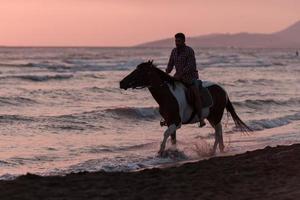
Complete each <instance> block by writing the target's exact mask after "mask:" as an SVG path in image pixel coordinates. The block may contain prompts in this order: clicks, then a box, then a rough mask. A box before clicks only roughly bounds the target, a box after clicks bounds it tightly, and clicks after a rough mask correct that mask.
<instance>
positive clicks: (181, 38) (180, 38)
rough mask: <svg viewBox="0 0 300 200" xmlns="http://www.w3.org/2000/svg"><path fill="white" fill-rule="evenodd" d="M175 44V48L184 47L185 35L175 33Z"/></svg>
mask: <svg viewBox="0 0 300 200" xmlns="http://www.w3.org/2000/svg"><path fill="white" fill-rule="evenodd" d="M175 44H176V47H177V48H180V47H183V46H185V35H184V34H183V33H176V35H175Z"/></svg>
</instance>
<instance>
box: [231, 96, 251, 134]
mask: <svg viewBox="0 0 300 200" xmlns="http://www.w3.org/2000/svg"><path fill="white" fill-rule="evenodd" d="M226 110H227V111H228V112H229V113H230V114H231V117H232V119H233V121H234V123H235V126H236V127H237V128H238V129H239V130H240V131H242V132H245V133H247V132H251V131H253V130H252V129H251V128H250V127H249V126H247V125H246V124H245V123H244V122H243V121H242V120H241V119H240V117H239V116H238V115H237V113H236V112H235V109H234V107H233V105H232V103H231V102H230V100H229V98H227V104H226Z"/></svg>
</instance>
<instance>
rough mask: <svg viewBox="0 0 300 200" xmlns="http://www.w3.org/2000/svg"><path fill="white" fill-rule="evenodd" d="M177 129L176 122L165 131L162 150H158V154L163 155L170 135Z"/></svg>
mask: <svg viewBox="0 0 300 200" xmlns="http://www.w3.org/2000/svg"><path fill="white" fill-rule="evenodd" d="M175 131H176V125H175V124H171V125H170V126H169V127H168V129H167V130H166V131H165V133H164V139H163V141H162V143H161V145H160V150H159V151H158V154H159V155H160V156H162V155H163V152H164V150H165V148H166V142H167V139H168V137H169V136H170V135H171V134H172V133H174V132H175Z"/></svg>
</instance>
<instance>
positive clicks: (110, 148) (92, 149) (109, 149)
mask: <svg viewBox="0 0 300 200" xmlns="http://www.w3.org/2000/svg"><path fill="white" fill-rule="evenodd" d="M154 145H156V142H151V143H145V144H137V145H128V146H105V145H101V146H92V147H87V148H84V149H83V150H81V153H105V152H111V153H116V152H120V151H137V150H141V149H143V150H144V149H147V148H153V146H154Z"/></svg>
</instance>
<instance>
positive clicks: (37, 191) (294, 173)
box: [0, 144, 300, 200]
mask: <svg viewBox="0 0 300 200" xmlns="http://www.w3.org/2000/svg"><path fill="white" fill-rule="evenodd" d="M0 199H1V200H3V199H173V200H174V199H300V144H293V145H290V146H277V147H266V148H264V149H259V150H255V151H250V152H246V153H243V154H238V155H234V156H226V157H213V158H210V159H207V160H201V161H198V162H193V163H185V164H182V165H180V166H175V167H169V168H153V169H145V170H141V171H136V172H82V173H76V174H75V173H72V174H68V175H66V176H48V177H41V176H38V175H33V174H27V175H23V176H20V177H18V178H16V179H14V180H10V181H0Z"/></svg>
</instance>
